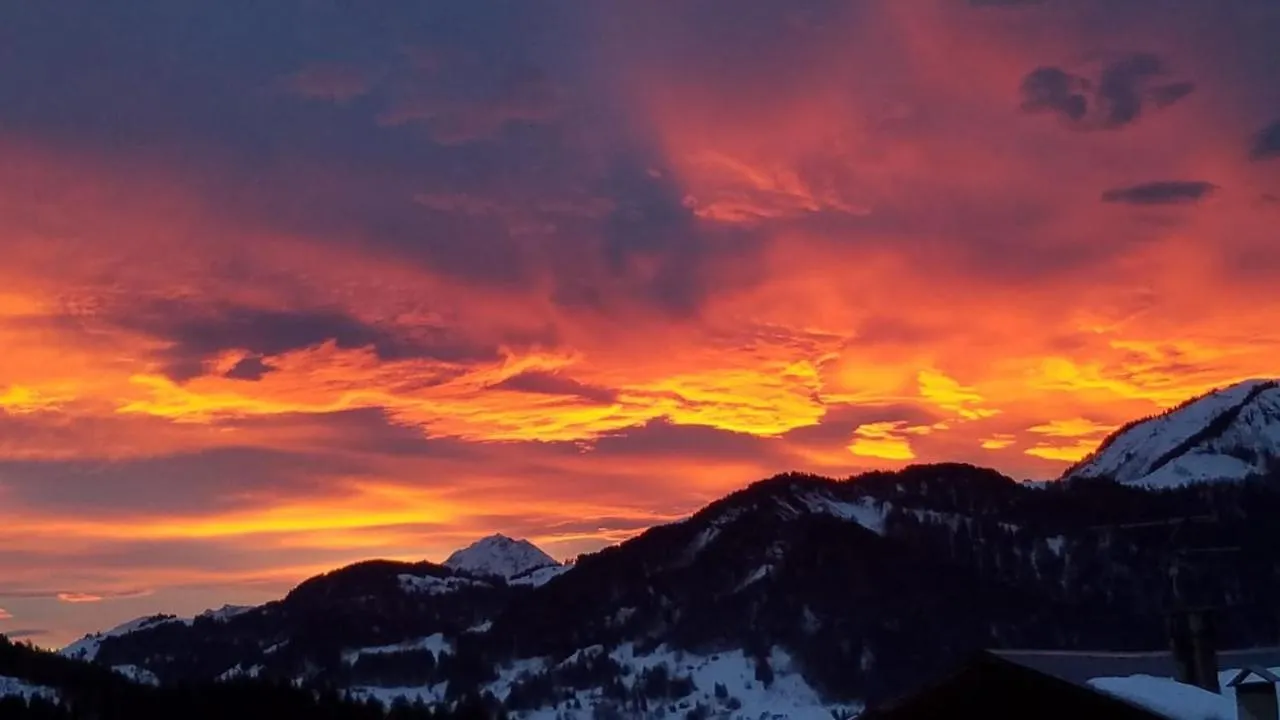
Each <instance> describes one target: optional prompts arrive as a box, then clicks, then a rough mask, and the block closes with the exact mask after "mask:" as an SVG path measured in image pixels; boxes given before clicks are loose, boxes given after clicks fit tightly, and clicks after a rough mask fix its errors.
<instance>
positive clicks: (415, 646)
mask: <svg viewBox="0 0 1280 720" xmlns="http://www.w3.org/2000/svg"><path fill="white" fill-rule="evenodd" d="M414 650H430V651H431V653H432V654H433V655H435V656H436V657H440V656H441V655H443V654H446V653H452V652H453V643H452V642H450V641H449V640H448V639H446V638H445V636H444V633H436V634H434V635H428V636H427V637H424V638H417V639H414V640H405V641H404V642H399V643H395V644H394V645H378V646H376V647H365V648H356V649H354V650H344V651H343V652H342V661H343V662H345V663H347V664H348V665H350V664H352V663H354V662H355V661H356V660H357V659H358V658H359V657H360V656H361V655H385V654H388V653H398V652H412V651H414Z"/></svg>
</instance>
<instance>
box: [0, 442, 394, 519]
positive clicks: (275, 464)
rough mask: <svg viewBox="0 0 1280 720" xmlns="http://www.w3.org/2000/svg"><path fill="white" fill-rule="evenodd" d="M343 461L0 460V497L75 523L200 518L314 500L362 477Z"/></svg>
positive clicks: (247, 452) (298, 455) (288, 456)
mask: <svg viewBox="0 0 1280 720" xmlns="http://www.w3.org/2000/svg"><path fill="white" fill-rule="evenodd" d="M368 470H369V466H368V465H366V464H365V463H363V462H359V461H357V460H356V459H354V458H352V457H350V456H343V455H337V454H333V453H329V454H320V453H303V452H291V451H285V450H266V449H260V448H249V447H231V448H214V449H208V450H200V451H195V452H180V453H173V454H169V455H157V456H151V457H145V458H135V459H122V460H0V491H3V492H4V493H5V494H6V495H7V496H9V497H13V498H16V499H17V501H18V502H21V503H22V504H23V506H25V507H32V508H58V509H60V510H64V511H74V512H78V513H81V514H83V515H114V514H137V513H142V512H153V513H158V514H164V513H165V512H173V513H204V512H214V511H219V510H227V509H233V508H244V507H247V506H257V505H260V504H261V503H262V502H264V501H266V500H268V499H270V498H273V497H279V496H290V495H292V496H297V495H321V494H323V493H324V491H325V490H326V489H327V488H328V487H329V483H330V482H332V481H333V480H334V479H335V478H340V477H343V476H350V475H356V474H360V473H362V472H367V471H368Z"/></svg>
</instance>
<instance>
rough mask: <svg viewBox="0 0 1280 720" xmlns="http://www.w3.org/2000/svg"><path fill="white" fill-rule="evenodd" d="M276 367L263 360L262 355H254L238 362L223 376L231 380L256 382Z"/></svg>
mask: <svg viewBox="0 0 1280 720" xmlns="http://www.w3.org/2000/svg"><path fill="white" fill-rule="evenodd" d="M272 370H275V368H273V367H271V366H270V365H268V364H267V363H266V362H264V361H263V359H262V357H261V356H258V355H253V356H250V357H246V358H244V359H242V360H240V361H239V362H237V363H236V364H235V365H234V366H233V367H232V368H231V369H230V370H228V371H227V372H226V373H224V374H223V377H225V378H228V379H231V380H249V381H251V382H256V381H258V380H261V379H262V378H263V377H264V376H265V375H266V374H267V373H269V372H271V371H272Z"/></svg>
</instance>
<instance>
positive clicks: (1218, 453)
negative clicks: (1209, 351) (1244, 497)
mask: <svg viewBox="0 0 1280 720" xmlns="http://www.w3.org/2000/svg"><path fill="white" fill-rule="evenodd" d="M1277 463H1280V381H1277V380H1268V379H1262V378H1257V379H1251V380H1244V381H1242V382H1238V383H1235V384H1233V385H1230V386H1228V387H1224V388H1219V389H1217V390H1214V391H1212V392H1208V393H1205V394H1203V395H1199V396H1196V397H1193V398H1191V399H1189V400H1187V401H1186V402H1183V403H1181V404H1180V405H1177V406H1175V407H1172V408H1170V409H1168V410H1165V411H1164V412H1161V413H1159V414H1157V415H1153V416H1151V417H1147V418H1142V419H1140V420H1136V421H1134V422H1131V423H1129V424H1127V425H1125V426H1123V427H1121V428H1120V429H1118V430H1116V431H1115V432H1114V433H1112V434H1111V435H1110V436H1108V437H1107V438H1106V439H1105V440H1103V441H1102V444H1101V445H1100V446H1099V447H1098V449H1097V450H1095V451H1094V452H1093V453H1092V454H1091V455H1089V456H1088V457H1087V458H1085V459H1084V460H1083V461H1081V462H1080V463H1078V464H1077V465H1075V466H1074V467H1072V468H1070V469H1069V470H1068V471H1067V472H1066V474H1065V475H1064V476H1063V478H1064V479H1077V478H1096V477H1104V478H1111V479H1113V480H1116V481H1117V482H1121V483H1131V484H1137V485H1145V486H1152V487H1173V486H1177V485H1183V484H1186V483H1193V482H1206V481H1215V480H1242V479H1245V478H1248V477H1253V476H1257V475H1262V474H1265V473H1266V472H1268V471H1269V470H1272V469H1274V467H1276V465H1277Z"/></svg>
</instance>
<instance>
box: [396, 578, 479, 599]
mask: <svg viewBox="0 0 1280 720" xmlns="http://www.w3.org/2000/svg"><path fill="white" fill-rule="evenodd" d="M396 579H398V580H399V581H400V589H402V590H404V591H405V592H407V593H419V594H423V595H445V594H448V593H451V592H457V591H458V590H461V589H463V588H469V587H487V586H489V583H486V582H483V581H480V580H473V579H471V578H466V577H460V576H457V575H452V576H450V577H442V578H440V577H435V576H433V575H409V574H401V575H397V576H396Z"/></svg>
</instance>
